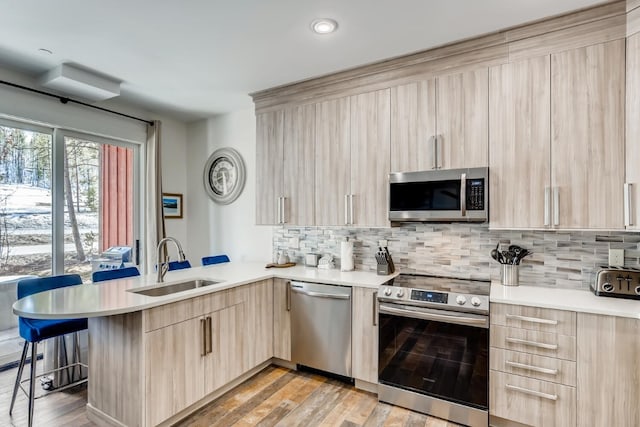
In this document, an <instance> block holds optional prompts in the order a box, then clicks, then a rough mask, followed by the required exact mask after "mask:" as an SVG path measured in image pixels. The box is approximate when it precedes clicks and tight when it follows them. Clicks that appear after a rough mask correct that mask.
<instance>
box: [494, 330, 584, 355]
mask: <svg viewBox="0 0 640 427" xmlns="http://www.w3.org/2000/svg"><path fill="white" fill-rule="evenodd" d="M489 335H490V338H489V342H490V345H491V347H497V348H504V349H506V350H515V351H523V352H525V353H531V354H537V355H540V356H549V357H557V358H560V359H566V360H574V361H575V360H576V337H570V336H567V335H559V334H552V333H549V332H539V331H529V330H526V329H519V328H506V327H504V326H491V328H490V332H489Z"/></svg>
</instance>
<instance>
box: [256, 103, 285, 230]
mask: <svg viewBox="0 0 640 427" xmlns="http://www.w3.org/2000/svg"><path fill="white" fill-rule="evenodd" d="M283 122H284V113H283V112H282V111H269V112H266V113H260V114H258V115H257V116H256V168H257V174H256V177H257V178H256V224H258V225H268V224H278V223H280V222H281V214H280V209H281V205H280V197H282V195H283V188H282V185H283V171H282V162H283V159H284V158H283V126H284V123H283Z"/></svg>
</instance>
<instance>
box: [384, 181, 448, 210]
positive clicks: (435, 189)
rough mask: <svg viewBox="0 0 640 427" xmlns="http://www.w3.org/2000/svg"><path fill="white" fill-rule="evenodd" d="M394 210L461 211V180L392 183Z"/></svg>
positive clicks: (392, 207)
mask: <svg viewBox="0 0 640 427" xmlns="http://www.w3.org/2000/svg"><path fill="white" fill-rule="evenodd" d="M390 197H391V204H390V206H391V210H392V211H459V210H460V180H459V179H458V180H449V181H429V182H404V183H392V184H391V191H390Z"/></svg>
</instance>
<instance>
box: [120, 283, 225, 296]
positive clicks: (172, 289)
mask: <svg viewBox="0 0 640 427" xmlns="http://www.w3.org/2000/svg"><path fill="white" fill-rule="evenodd" d="M216 283H220V282H217V281H215V280H205V279H195V280H189V281H187V282H181V283H174V284H172V285H165V286H157V287H153V288H147V289H141V290H138V291H133V290H132V291H131V292H133V293H134V294H140V295H146V296H148V297H159V296H163V295H169V294H175V293H176V292H183V291H188V290H189V289H195V288H202V287H204V286H210V285H215V284H216Z"/></svg>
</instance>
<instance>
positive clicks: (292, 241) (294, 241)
mask: <svg viewBox="0 0 640 427" xmlns="http://www.w3.org/2000/svg"><path fill="white" fill-rule="evenodd" d="M289 247H290V248H291V249H300V238H299V237H290V238H289Z"/></svg>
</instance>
